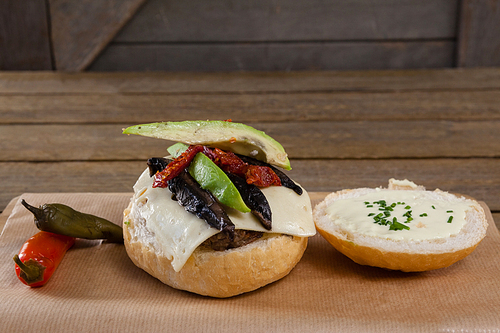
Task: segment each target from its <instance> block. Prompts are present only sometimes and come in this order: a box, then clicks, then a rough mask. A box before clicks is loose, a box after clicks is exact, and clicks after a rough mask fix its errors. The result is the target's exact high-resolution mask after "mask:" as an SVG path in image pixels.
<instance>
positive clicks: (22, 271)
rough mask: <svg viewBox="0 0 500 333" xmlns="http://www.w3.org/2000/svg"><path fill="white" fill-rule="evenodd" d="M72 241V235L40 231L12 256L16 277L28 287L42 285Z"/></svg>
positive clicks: (71, 244) (52, 272)
mask: <svg viewBox="0 0 500 333" xmlns="http://www.w3.org/2000/svg"><path fill="white" fill-rule="evenodd" d="M74 243H75V238H74V237H68V236H64V235H58V234H54V233H51V232H46V231H40V232H39V233H37V234H36V235H34V236H33V237H31V238H30V239H28V240H27V241H26V243H24V245H23V247H22V248H21V251H19V254H18V255H17V254H16V255H15V256H14V261H15V262H16V274H17V277H18V278H19V280H21V282H22V283H24V284H26V285H28V286H30V287H41V286H43V285H44V284H45V283H47V281H48V280H49V279H50V277H51V276H52V274H54V271H55V270H56V268H57V266H59V263H60V262H61V260H62V258H63V257H64V255H65V254H66V251H68V249H69V248H70V247H71V246H73V244H74Z"/></svg>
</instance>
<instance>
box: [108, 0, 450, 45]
mask: <svg viewBox="0 0 500 333" xmlns="http://www.w3.org/2000/svg"><path fill="white" fill-rule="evenodd" d="M457 11H458V1H457V0H453V1H449V0H439V1H433V0H421V1H419V0H402V1H391V0H378V1H369V0H357V1H321V0H310V1H301V0H290V1H280V2H278V1H266V0H251V1H245V2H241V1H235V0H222V1H217V2H216V3H213V2H207V1H203V0H193V1H172V0H150V1H148V2H147V3H146V4H145V5H144V7H143V8H142V9H141V10H140V11H139V12H138V13H137V15H136V16H135V17H134V18H133V19H132V20H131V21H130V22H129V23H128V24H127V25H126V26H125V27H124V29H123V30H122V31H121V32H120V34H119V35H117V37H116V38H115V41H116V42H127V43H130V42H140V43H151V42H156V43H164V42H183V43H185V42H221V41H224V42H248V41H266V42H273V41H274V42H276V41H316V42H321V41H333V40H335V41H345V40H363V41H366V40H387V39H425V38H426V39H436V38H454V37H455V36H456V22H457V21H456V20H457Z"/></svg>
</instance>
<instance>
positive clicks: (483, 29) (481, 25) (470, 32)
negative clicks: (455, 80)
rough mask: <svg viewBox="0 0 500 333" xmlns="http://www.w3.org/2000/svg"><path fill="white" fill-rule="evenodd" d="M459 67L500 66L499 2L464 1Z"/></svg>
mask: <svg viewBox="0 0 500 333" xmlns="http://www.w3.org/2000/svg"><path fill="white" fill-rule="evenodd" d="M459 22H460V26H459V34H458V37H459V38H458V52H457V65H458V66H459V67H478V66H500V38H499V36H500V0H488V1H478V0H463V1H462V5H461V11H460V20H459Z"/></svg>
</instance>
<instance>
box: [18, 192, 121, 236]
mask: <svg viewBox="0 0 500 333" xmlns="http://www.w3.org/2000/svg"><path fill="white" fill-rule="evenodd" d="M21 203H22V204H23V206H24V207H26V208H27V209H28V210H29V211H30V212H32V213H33V215H34V216H35V224H36V227H37V228H38V229H40V230H42V231H47V232H53V233H55V234H60V235H65V236H70V237H76V238H85V239H106V240H107V241H108V242H110V243H123V229H122V228H121V227H120V226H118V225H116V224H114V223H112V222H110V221H108V220H106V219H103V218H101V217H97V216H94V215H91V214H85V213H81V212H78V211H76V210H74V209H73V208H71V207H69V206H66V205H63V204H57V203H53V204H44V205H42V206H40V208H36V207H33V206H31V205H29V204H28V203H27V202H26V201H24V200H22V201H21Z"/></svg>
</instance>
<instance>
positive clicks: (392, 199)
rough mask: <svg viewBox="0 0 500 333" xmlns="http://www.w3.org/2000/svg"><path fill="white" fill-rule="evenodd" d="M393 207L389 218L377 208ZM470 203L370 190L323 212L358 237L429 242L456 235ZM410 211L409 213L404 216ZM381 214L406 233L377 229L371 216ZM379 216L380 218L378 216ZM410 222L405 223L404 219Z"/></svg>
mask: <svg viewBox="0 0 500 333" xmlns="http://www.w3.org/2000/svg"><path fill="white" fill-rule="evenodd" d="M380 200H385V202H386V205H387V206H390V205H391V204H394V203H395V206H394V208H393V210H392V211H388V214H390V215H389V216H385V209H383V208H382V207H381V205H380ZM472 205H473V203H472V201H471V200H466V199H463V198H457V197H455V196H453V195H451V194H448V193H445V192H440V193H435V192H431V191H399V190H386V189H374V190H373V191H370V192H368V193H365V194H362V195H360V196H356V197H348V198H344V199H339V200H336V201H334V202H332V203H331V204H330V205H329V206H328V207H327V208H326V214H327V216H328V217H329V218H330V219H331V220H332V221H333V222H334V223H335V224H337V225H339V226H341V227H342V229H344V230H345V231H347V232H350V233H360V234H363V235H366V236H373V237H379V238H385V239H393V240H414V241H419V240H431V239H440V238H448V237H450V236H452V235H456V234H458V233H459V232H460V230H461V229H462V228H463V226H464V225H465V223H466V220H465V215H466V211H467V210H470V209H472ZM408 211H410V213H408ZM379 214H382V215H383V216H382V217H383V218H385V219H386V220H389V221H393V219H394V218H396V221H397V222H399V223H401V224H403V225H405V226H407V227H409V230H407V229H403V230H390V225H381V224H379V223H377V222H376V221H375V218H374V217H375V216H377V215H379ZM379 216H380V215H379ZM409 216H411V218H412V219H411V220H410V221H408V217H409Z"/></svg>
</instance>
